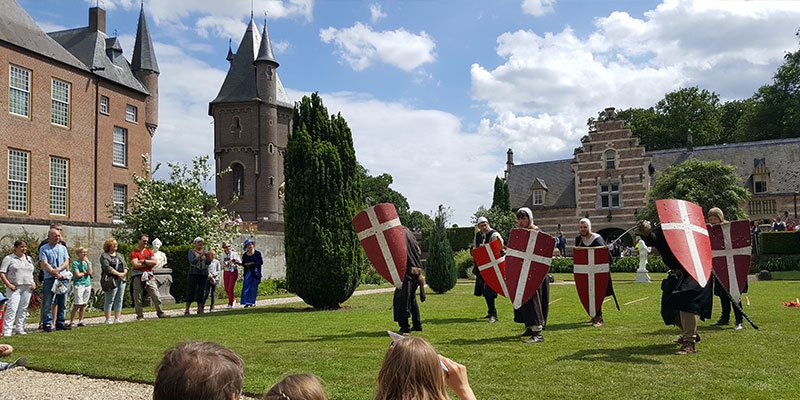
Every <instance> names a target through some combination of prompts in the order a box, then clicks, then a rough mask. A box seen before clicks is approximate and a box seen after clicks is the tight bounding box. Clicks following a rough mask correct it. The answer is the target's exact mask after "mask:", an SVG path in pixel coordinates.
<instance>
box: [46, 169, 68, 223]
mask: <svg viewBox="0 0 800 400" xmlns="http://www.w3.org/2000/svg"><path fill="white" fill-rule="evenodd" d="M68 185H69V160H67V159H65V158H58V157H50V214H54V215H67V199H68V197H69V196H68V195H69V186H68Z"/></svg>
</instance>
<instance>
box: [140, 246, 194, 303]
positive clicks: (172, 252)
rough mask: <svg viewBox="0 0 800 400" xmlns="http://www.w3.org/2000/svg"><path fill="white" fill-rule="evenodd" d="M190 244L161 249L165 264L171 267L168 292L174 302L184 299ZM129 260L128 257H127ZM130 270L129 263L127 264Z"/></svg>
mask: <svg viewBox="0 0 800 400" xmlns="http://www.w3.org/2000/svg"><path fill="white" fill-rule="evenodd" d="M192 248H193V246H192V245H190V244H186V245H181V246H164V247H162V248H161V251H163V252H164V254H166V255H167V266H168V267H169V268H171V269H172V286H171V287H170V290H169V293H170V294H171V295H172V297H174V298H175V302H176V303H183V302H184V300H185V299H186V279H187V275H188V273H189V268H191V266H190V265H189V250H191V249H192ZM128 259H129V260H130V257H128ZM128 270H129V271H130V265H129V266H128Z"/></svg>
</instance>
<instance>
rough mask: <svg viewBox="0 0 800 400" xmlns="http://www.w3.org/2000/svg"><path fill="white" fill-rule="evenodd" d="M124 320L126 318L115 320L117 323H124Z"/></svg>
mask: <svg viewBox="0 0 800 400" xmlns="http://www.w3.org/2000/svg"><path fill="white" fill-rule="evenodd" d="M124 322H125V320H124V319H122V318H118V319H115V320H114V323H115V324H121V323H124Z"/></svg>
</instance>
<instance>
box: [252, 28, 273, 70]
mask: <svg viewBox="0 0 800 400" xmlns="http://www.w3.org/2000/svg"><path fill="white" fill-rule="evenodd" d="M256 61H270V62H273V63H275V64H278V62H277V61H275V55H274V54H272V41H270V40H269V32H267V21H264V30H263V31H262V32H261V46H259V47H258V55H257V56H256Z"/></svg>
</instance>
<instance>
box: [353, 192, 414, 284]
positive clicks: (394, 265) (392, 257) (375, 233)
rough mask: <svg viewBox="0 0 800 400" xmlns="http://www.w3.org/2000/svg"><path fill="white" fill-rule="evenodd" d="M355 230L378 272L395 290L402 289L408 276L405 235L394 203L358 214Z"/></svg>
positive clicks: (354, 220) (354, 221) (371, 208)
mask: <svg viewBox="0 0 800 400" xmlns="http://www.w3.org/2000/svg"><path fill="white" fill-rule="evenodd" d="M353 228H355V230H356V232H357V233H358V240H360V241H361V246H362V247H364V252H365V253H367V258H368V259H369V261H370V262H371V263H372V266H374V267H375V270H376V271H377V272H378V273H379V274H380V275H381V276H382V277H384V278H385V279H386V280H387V281H389V283H391V284H393V285H394V286H395V287H396V288H398V289H399V288H401V287H402V286H403V278H405V274H406V257H407V256H408V253H407V252H408V248H407V247H406V236H405V232H404V231H403V230H404V229H405V228H403V225H401V224H400V218H399V217H398V216H397V209H395V208H394V204H392V203H380V204H377V205H375V206H372V207H370V208H367V209H366V210H363V211H361V212H359V213H358V214H357V215H356V216H355V218H353Z"/></svg>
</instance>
